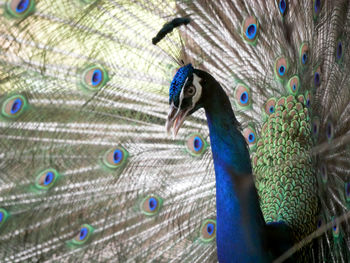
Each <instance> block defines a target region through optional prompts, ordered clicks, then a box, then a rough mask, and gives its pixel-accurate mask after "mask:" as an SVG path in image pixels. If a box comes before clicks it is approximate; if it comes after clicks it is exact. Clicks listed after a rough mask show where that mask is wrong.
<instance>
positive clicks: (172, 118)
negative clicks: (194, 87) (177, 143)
mask: <svg viewBox="0 0 350 263" xmlns="http://www.w3.org/2000/svg"><path fill="white" fill-rule="evenodd" d="M190 110H191V108H189V109H183V110H182V109H180V108H177V107H175V106H174V104H171V105H170V111H169V113H168V118H167V121H166V123H165V127H166V130H167V132H168V134H169V133H170V130H171V128H173V137H174V138H175V137H176V135H177V133H178V131H179V129H180V128H181V126H182V124H183V123H184V121H185V119H186V116H187V115H188V112H189V111H190Z"/></svg>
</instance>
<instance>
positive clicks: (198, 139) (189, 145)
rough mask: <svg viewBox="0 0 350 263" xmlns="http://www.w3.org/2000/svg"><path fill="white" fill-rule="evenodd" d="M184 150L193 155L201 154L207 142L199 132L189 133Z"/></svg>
mask: <svg viewBox="0 0 350 263" xmlns="http://www.w3.org/2000/svg"><path fill="white" fill-rule="evenodd" d="M185 145H186V150H187V151H188V152H189V153H190V154H191V155H193V156H201V155H202V154H203V153H204V152H205V149H206V148H207V142H206V141H205V140H204V139H203V136H202V135H200V134H199V133H194V134H191V135H190V136H189V137H188V138H187V140H186V143H185Z"/></svg>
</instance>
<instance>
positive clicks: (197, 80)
mask: <svg viewBox="0 0 350 263" xmlns="http://www.w3.org/2000/svg"><path fill="white" fill-rule="evenodd" d="M200 81H201V78H200V77H198V76H197V75H196V74H194V73H193V82H192V83H193V86H194V87H195V88H196V93H195V94H194V95H193V97H192V105H193V106H194V105H196V103H197V102H198V101H199V99H200V97H201V95H202V86H201V84H200Z"/></svg>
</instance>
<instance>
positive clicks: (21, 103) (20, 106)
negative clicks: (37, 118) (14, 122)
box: [1, 95, 27, 119]
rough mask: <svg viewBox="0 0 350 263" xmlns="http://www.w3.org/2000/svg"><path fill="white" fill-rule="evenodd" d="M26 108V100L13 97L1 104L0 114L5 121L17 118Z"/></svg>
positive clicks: (18, 96) (21, 97) (20, 96)
mask: <svg viewBox="0 0 350 263" xmlns="http://www.w3.org/2000/svg"><path fill="white" fill-rule="evenodd" d="M26 108H27V99H26V98H25V97H24V96H22V95H13V96H10V97H9V98H7V99H6V100H5V101H4V102H3V103H2V108H1V114H2V116H4V117H5V118H7V119H15V118H17V117H19V116H20V115H21V114H22V113H23V112H24V111H25V110H26Z"/></svg>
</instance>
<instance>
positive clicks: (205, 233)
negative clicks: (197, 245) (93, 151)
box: [200, 219, 216, 242]
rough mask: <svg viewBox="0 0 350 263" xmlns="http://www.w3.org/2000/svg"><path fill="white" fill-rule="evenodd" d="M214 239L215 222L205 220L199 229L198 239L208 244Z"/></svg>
mask: <svg viewBox="0 0 350 263" xmlns="http://www.w3.org/2000/svg"><path fill="white" fill-rule="evenodd" d="M215 237H216V221H215V220H212V219H207V220H205V221H204V222H203V224H202V226H201V228H200V238H201V240H202V241H203V242H210V241H212V240H213V239H214V238H215Z"/></svg>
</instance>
